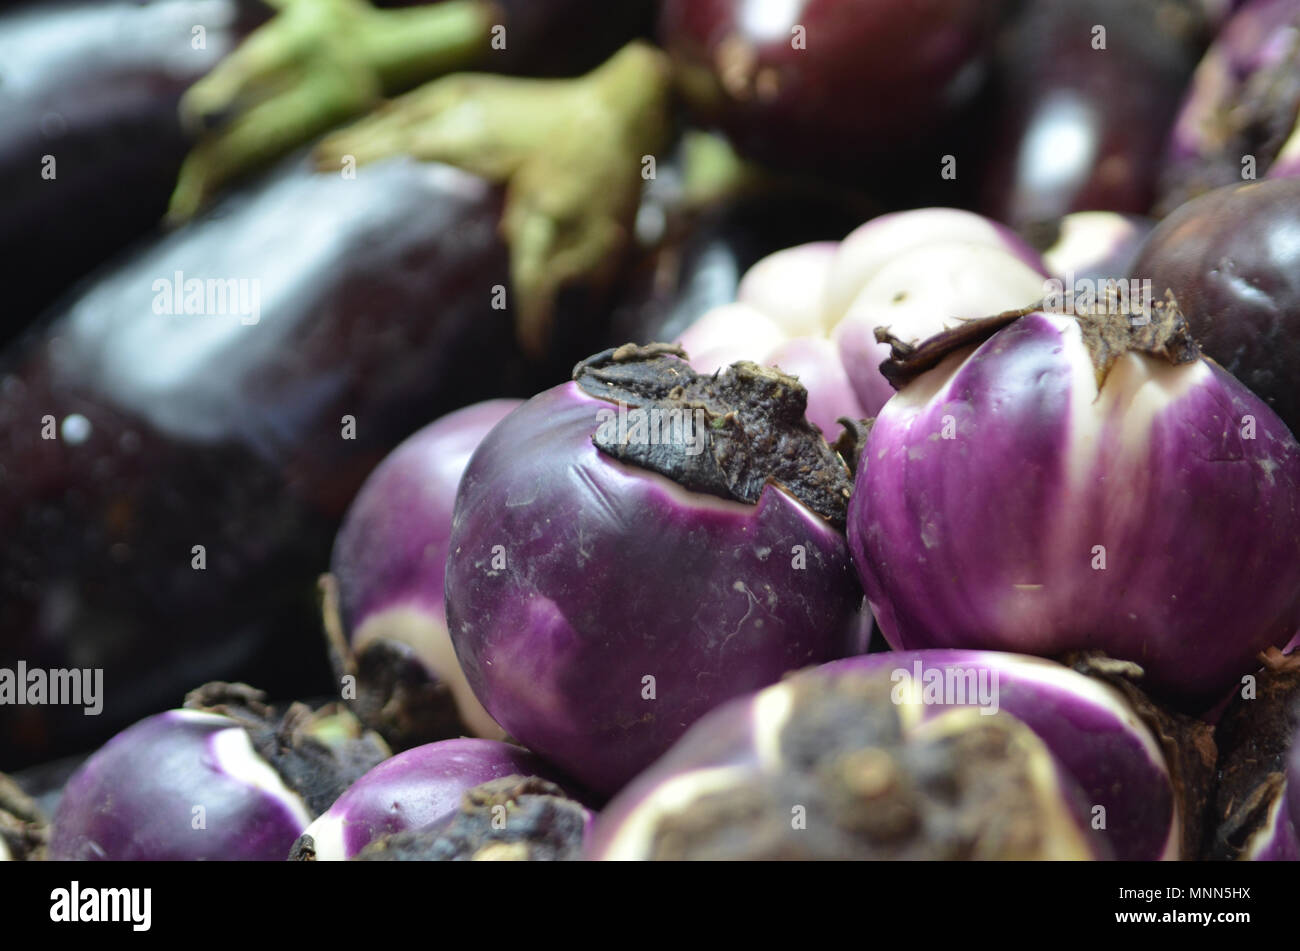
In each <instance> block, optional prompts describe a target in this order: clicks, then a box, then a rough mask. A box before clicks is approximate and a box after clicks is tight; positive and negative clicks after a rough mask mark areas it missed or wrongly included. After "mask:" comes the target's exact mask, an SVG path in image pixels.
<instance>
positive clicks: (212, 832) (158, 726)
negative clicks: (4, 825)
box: [50, 685, 388, 861]
mask: <svg viewBox="0 0 1300 951" xmlns="http://www.w3.org/2000/svg"><path fill="white" fill-rule="evenodd" d="M212 686H217V687H220V688H221V689H222V691H224V692H225V693H226V694H227V696H222V697H220V698H214V697H213V695H212V694H208V695H207V697H206V698H204V699H202V700H199V699H194V698H195V697H196V696H198V694H195V695H191V703H189V704H187V709H182V710H169V711H168V712H166V713H159V714H157V715H155V716H152V717H149V718H148V719H145V720H141V721H140V722H139V723H137V724H135V725H134V726H132V727H130V728H129V729H127V730H124V731H123V732H121V733H119V734H118V735H117V736H115V737H114V738H113V739H111V740H110V741H109V742H108V743H107V744H106V745H105V746H104V747H102V748H101V749H100V750H99V751H98V752H96V753H95V754H94V755H93V756H91V757H90V759H88V760H87V761H86V762H85V764H84V765H83V766H82V767H81V768H80V769H79V770H78V771H77V772H76V773H75V774H74V775H73V776H72V778H71V779H70V780H69V781H68V785H67V788H66V789H65V790H64V793H63V797H62V798H61V799H60V801H59V807H58V810H57V811H56V812H55V814H54V820H53V823H52V828H51V834H50V858H52V859H63V860H66V859H74V860H107V861H180V860H198V859H206V860H247V861H279V860H283V859H284V857H285V855H287V854H288V851H289V848H290V846H292V844H293V842H294V840H295V839H297V838H298V836H299V835H300V834H301V833H302V831H303V830H304V829H305V828H307V826H308V824H309V823H310V822H311V820H312V817H313V816H316V815H319V813H320V811H321V810H322V809H324V808H325V807H326V806H327V805H328V804H329V802H330V801H331V800H332V799H333V798H334V797H336V796H337V795H338V794H339V793H340V792H341V791H342V790H344V789H346V788H347V787H348V786H349V785H350V784H351V783H352V782H353V781H354V780H356V779H357V778H358V777H359V776H361V775H362V774H364V773H365V772H366V770H368V769H370V768H371V767H373V766H375V765H376V764H377V763H379V762H380V761H381V760H383V759H384V758H385V757H386V756H387V755H388V749H387V747H386V746H384V744H383V742H382V741H381V740H379V739H378V738H377V737H376V736H375V735H374V734H363V733H362V732H361V731H360V729H359V724H357V723H356V720H355V719H354V718H352V717H351V715H350V714H348V713H347V712H346V711H343V710H338V709H334V708H329V707H327V708H323V709H322V710H320V711H318V712H317V713H316V714H314V715H313V714H312V713H311V712H310V711H309V710H308V709H307V708H306V707H303V706H301V705H297V704H296V705H294V706H292V707H290V708H289V710H288V711H287V712H286V713H284V714H283V715H282V716H277V715H275V714H273V713H272V711H271V710H270V709H269V708H267V707H265V706H264V705H263V704H261V700H262V696H261V695H260V694H258V693H257V692H255V691H247V690H246V689H244V690H243V691H242V693H239V694H236V695H234V696H230V695H229V694H230V688H229V687H228V686H227V685H210V686H209V688H204V690H208V689H210V688H211V687H212ZM234 689H235V690H236V691H239V690H240V689H241V688H238V687H236V688H234ZM199 693H202V691H200V692H199ZM214 701H215V703H214ZM209 703H213V704H214V705H213V706H211V707H208V706H207V704H209Z"/></svg>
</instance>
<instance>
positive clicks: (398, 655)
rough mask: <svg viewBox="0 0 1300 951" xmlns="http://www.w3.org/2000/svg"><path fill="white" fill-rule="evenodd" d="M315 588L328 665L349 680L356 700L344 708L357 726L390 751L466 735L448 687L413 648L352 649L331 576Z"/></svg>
mask: <svg viewBox="0 0 1300 951" xmlns="http://www.w3.org/2000/svg"><path fill="white" fill-rule="evenodd" d="M319 588H320V593H321V617H322V621H323V626H324V629H325V638H326V643H327V646H328V649H329V658H330V665H331V667H332V668H333V669H334V674H335V676H336V677H338V678H339V679H340V681H341V680H342V678H343V677H347V676H350V677H352V678H354V679H353V682H354V683H355V684H356V698H355V699H354V700H350V701H349V703H348V707H349V709H350V710H351V711H352V712H353V713H355V714H356V716H357V718H358V719H359V720H360V721H361V722H362V723H364V724H365V725H366V726H367V727H369V728H370V729H372V730H375V731H377V732H378V733H379V735H380V736H382V737H383V738H384V740H385V741H386V742H387V743H388V745H389V747H390V748H391V749H392V750H393V752H395V753H400V752H402V751H403V750H409V749H411V748H412V747H415V746H422V745H424V744H425V743H435V742H437V741H438V740H447V739H452V738H454V737H457V736H465V735H467V734H468V733H469V732H470V731H469V729H468V728H467V727H466V726H465V725H464V724H463V723H462V722H461V719H460V713H459V711H458V709H457V706H456V697H455V695H454V694H453V693H452V691H451V687H449V686H448V685H447V684H446V683H445V682H444V681H442V680H439V679H437V678H436V677H434V676H433V675H431V674H430V673H429V670H428V668H427V667H426V666H425V665H424V663H423V661H421V659H420V658H419V656H418V655H417V654H416V652H415V650H414V648H412V647H411V646H410V645H409V644H406V643H402V642H400V641H397V640H391V639H389V638H385V637H376V638H374V639H372V640H370V641H369V642H368V643H366V644H365V646H363V647H362V648H361V650H359V651H354V650H353V649H352V645H351V644H350V643H348V638H347V635H346V634H345V633H344V630H343V622H342V617H341V614H340V611H339V595H338V583H337V581H335V579H334V576H333V575H330V574H324V575H322V576H321V578H320V580H319Z"/></svg>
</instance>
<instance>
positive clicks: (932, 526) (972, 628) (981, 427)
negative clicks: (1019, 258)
mask: <svg viewBox="0 0 1300 951" xmlns="http://www.w3.org/2000/svg"><path fill="white" fill-rule="evenodd" d="M1119 303H1120V302H1119V301H1110V302H1108V304H1107V306H1105V307H1101V306H1099V307H1097V308H1096V309H1094V310H1093V311H1091V312H1088V313H1081V314H1079V315H1077V316H1074V317H1063V316H1056V315H1052V314H1048V313H1043V312H1033V313H1030V314H1028V315H1027V316H1021V317H1017V315H1015V314H1010V315H1003V316H1001V317H998V318H990V319H989V320H986V321H982V322H976V323H973V324H968V325H966V326H965V327H963V328H962V329H960V330H957V331H953V332H951V333H948V334H946V335H942V336H941V337H939V338H935V339H933V340H930V341H927V342H926V343H925V344H923V345H922V346H920V347H918V348H899V349H897V350H896V353H895V359H894V361H893V363H892V365H891V366H890V367H889V368H887V369H888V370H889V373H890V375H891V377H892V378H893V379H894V380H895V381H896V382H897V383H898V385H899V386H900V387H901V389H900V392H899V393H898V395H897V396H895V397H894V398H893V399H892V400H890V402H889V403H888V404H886V406H885V408H884V409H883V410H881V413H880V415H879V416H878V417H877V418H876V422H875V426H874V427H873V428H872V430H871V433H870V435H869V437H868V438H867V441H866V446H865V449H864V450H863V453H862V456H861V459H860V463H859V466H858V470H857V481H856V487H855V491H854V494H853V499H852V501H851V503H850V511H849V525H848V535H849V541H850V544H851V546H852V548H853V554H854V561H855V564H856V566H857V568H858V570H859V573H860V575H861V578H862V581H863V586H864V588H865V590H866V592H867V599H868V602H869V603H870V605H871V608H872V611H873V613H874V614H875V618H876V622H877V623H878V624H879V625H880V628H881V631H882V632H883V634H884V636H885V638H886V639H887V640H888V641H889V643H890V644H891V645H892V646H893V647H894V648H895V649H900V650H902V649H911V648H918V647H954V648H978V649H988V650H1008V651H1016V652H1019V653H1028V654H1036V655H1040V656H1055V655H1061V654H1064V653H1065V652H1067V651H1076V650H1095V651H1102V652H1105V653H1106V654H1108V655H1110V656H1111V657H1113V658H1117V659H1123V660H1126V661H1131V662H1134V663H1136V664H1138V665H1140V666H1141V667H1142V668H1143V669H1144V670H1145V672H1146V681H1145V686H1147V687H1149V688H1150V689H1151V690H1153V691H1154V692H1157V693H1160V694H1163V695H1165V696H1167V697H1170V698H1173V699H1177V700H1179V701H1182V702H1187V703H1199V702H1212V701H1213V700H1214V699H1216V698H1218V697H1219V696H1221V695H1222V693H1223V692H1224V691H1225V690H1227V689H1228V687H1229V686H1230V685H1231V684H1232V683H1233V682H1234V680H1235V679H1236V678H1237V677H1238V676H1239V675H1241V674H1243V673H1245V672H1247V671H1249V670H1251V669H1252V667H1253V666H1254V665H1255V657H1256V655H1257V654H1258V653H1259V652H1260V651H1261V650H1263V649H1265V648H1267V647H1269V646H1270V645H1274V646H1276V645H1281V644H1284V643H1286V642H1287V641H1288V640H1289V639H1290V638H1291V637H1292V635H1293V634H1294V633H1295V631H1296V629H1297V624H1298V623H1300V561H1297V559H1296V558H1295V557H1294V553H1295V551H1296V550H1297V545H1300V502H1298V499H1300V496H1298V495H1297V492H1298V490H1300V446H1297V444H1296V441H1295V439H1294V437H1293V436H1292V435H1291V433H1290V432H1289V431H1288V430H1287V429H1286V427H1285V426H1284V425H1283V424H1282V422H1281V420H1279V419H1278V418H1277V417H1276V415H1274V414H1273V412H1272V411H1271V410H1269V408H1268V407H1267V406H1266V405H1264V403H1262V402H1261V401H1260V400H1258V399H1257V398H1255V397H1254V396H1253V395H1252V394H1251V393H1250V392H1249V391H1248V390H1247V389H1246V388H1245V387H1244V386H1242V385H1241V384H1240V383H1238V382H1237V381H1236V380H1235V379H1234V378H1233V377H1231V376H1230V375H1229V374H1228V373H1226V372H1225V371H1224V370H1222V369H1221V368H1220V367H1218V366H1217V365H1216V364H1214V363H1212V362H1210V361H1207V360H1203V359H1201V358H1200V354H1199V351H1198V350H1197V349H1196V346H1195V344H1194V343H1193V341H1192V339H1191V337H1190V335H1189V334H1188V333H1187V328H1186V324H1185V322H1184V321H1183V320H1182V317H1181V315H1179V313H1178V312H1177V309H1176V308H1175V307H1172V306H1168V305H1165V304H1159V303H1158V304H1155V305H1153V306H1150V307H1145V306H1142V305H1141V302H1140V300H1139V301H1137V304H1138V306H1137V307H1136V308H1132V313H1131V314H1130V315H1125V314H1123V313H1121V312H1120V311H1121V310H1122V309H1123V308H1122V307H1120V306H1117V305H1118V304H1119ZM999 328H1000V329H999ZM1189 554H1190V555H1191V558H1192V560H1191V561H1188V556H1189Z"/></svg>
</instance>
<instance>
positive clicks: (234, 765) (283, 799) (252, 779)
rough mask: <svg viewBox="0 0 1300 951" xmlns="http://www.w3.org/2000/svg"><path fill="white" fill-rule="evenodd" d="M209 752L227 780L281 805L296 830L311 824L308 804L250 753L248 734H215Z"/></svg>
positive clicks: (237, 729) (235, 729) (231, 731)
mask: <svg viewBox="0 0 1300 951" xmlns="http://www.w3.org/2000/svg"><path fill="white" fill-rule="evenodd" d="M222 719H225V718H224V717H223V718H222ZM227 722H228V721H227ZM208 748H209V749H210V750H211V751H212V755H213V757H214V758H215V759H216V761H217V764H218V766H220V768H221V771H222V772H223V773H225V774H226V775H227V776H229V777H230V778H232V779H234V780H236V781H237V782H240V783H243V784H244V785H246V786H248V787H250V788H252V789H256V790H258V791H259V792H262V793H264V794H265V795H266V796H267V797H268V798H269V799H273V800H275V801H276V802H278V803H280V805H281V806H283V807H284V811H285V812H286V813H288V814H289V815H290V816H291V817H292V818H293V821H294V823H295V824H296V825H297V826H298V828H299V829H305V828H307V826H308V825H310V824H311V814H310V813H309V812H308V811H307V804H306V803H305V802H303V800H302V797H301V796H299V795H298V794H297V793H296V792H294V791H293V790H292V789H290V788H289V787H288V786H286V785H285V784H284V780H283V779H281V778H280V774H279V773H277V772H276V771H275V768H274V767H273V766H271V764H270V763H268V762H267V761H266V760H264V759H262V757H261V756H259V755H258V753H257V751H256V750H254V749H253V744H252V742H251V741H250V740H249V738H248V731H247V730H245V729H244V728H243V727H231V728H230V729H228V730H220V731H218V732H217V733H214V734H213V735H212V736H210V737H209V738H208Z"/></svg>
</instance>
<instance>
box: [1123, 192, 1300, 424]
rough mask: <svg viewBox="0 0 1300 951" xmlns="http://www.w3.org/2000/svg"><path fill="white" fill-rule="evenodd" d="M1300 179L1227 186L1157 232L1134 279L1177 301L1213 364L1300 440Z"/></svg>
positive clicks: (1189, 204) (1184, 210)
mask: <svg viewBox="0 0 1300 951" xmlns="http://www.w3.org/2000/svg"><path fill="white" fill-rule="evenodd" d="M1298 235H1300V179H1293V178H1282V179H1269V180H1265V181H1260V182H1247V183H1243V184H1241V185H1226V186H1224V187H1222V188H1217V189H1215V190H1214V191H1212V192H1208V193H1207V194H1205V195H1202V196H1201V197H1199V198H1195V199H1193V200H1192V201H1189V202H1187V203H1186V204H1184V205H1182V206H1180V207H1179V208H1178V209H1177V210H1175V211H1174V212H1173V213H1172V214H1171V215H1169V217H1167V218H1166V219H1165V220H1164V221H1162V222H1161V223H1160V225H1159V227H1157V228H1156V230H1155V231H1154V232H1152V234H1151V236H1150V237H1149V238H1148V239H1147V241H1146V244H1145V245H1143V247H1142V250H1141V251H1140V252H1139V254H1138V259H1137V261H1136V262H1135V263H1134V265H1133V271H1132V276H1133V277H1134V278H1137V279H1139V280H1150V281H1151V289H1152V293H1153V294H1154V295H1155V296H1156V298H1157V299H1159V298H1160V297H1161V296H1163V295H1164V293H1165V291H1166V290H1169V291H1172V292H1173V293H1174V296H1175V297H1176V298H1177V300H1178V304H1179V307H1181V308H1182V311H1183V313H1184V314H1185V315H1186V317H1187V322H1188V325H1189V326H1190V327H1191V329H1192V333H1193V335H1194V336H1195V337H1196V340H1197V342H1198V343H1199V344H1200V345H1201V350H1202V351H1204V353H1205V354H1206V356H1209V357H1212V358H1213V359H1214V360H1216V361H1217V362H1219V363H1220V364H1222V365H1223V367H1224V368H1225V369H1227V370H1228V371H1229V372H1230V373H1232V375H1233V376H1235V377H1236V378H1237V379H1239V380H1241V382H1242V383H1245V384H1246V386H1248V387H1249V388H1250V389H1251V390H1253V391H1254V392H1255V394H1256V395H1257V396H1259V397H1261V398H1262V399H1263V400H1264V401H1265V402H1267V403H1268V404H1269V405H1270V406H1271V407H1272V408H1273V409H1274V410H1275V411H1276V412H1277V414H1278V415H1279V416H1281V417H1282V421H1283V422H1285V423H1286V424H1287V426H1288V427H1289V428H1290V429H1291V431H1292V432H1293V433H1294V432H1297V431H1300V388H1298V387H1297V385H1296V367H1297V366H1300V240H1297V236H1298Z"/></svg>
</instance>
